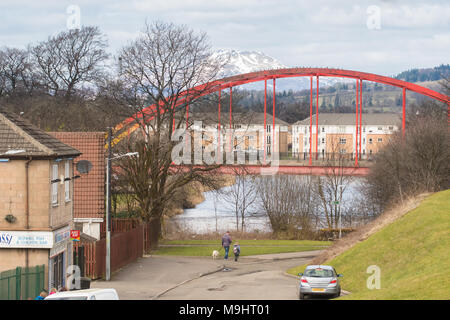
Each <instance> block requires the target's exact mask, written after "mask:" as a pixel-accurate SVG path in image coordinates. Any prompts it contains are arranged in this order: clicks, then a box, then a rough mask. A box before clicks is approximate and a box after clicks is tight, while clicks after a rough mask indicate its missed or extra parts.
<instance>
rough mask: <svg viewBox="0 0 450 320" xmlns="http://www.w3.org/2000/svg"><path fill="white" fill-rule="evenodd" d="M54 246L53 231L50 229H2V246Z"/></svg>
mask: <svg viewBox="0 0 450 320" xmlns="http://www.w3.org/2000/svg"><path fill="white" fill-rule="evenodd" d="M52 247H53V233H52V232H50V231H0V248H35V249H50V248H52Z"/></svg>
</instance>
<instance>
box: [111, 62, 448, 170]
mask: <svg viewBox="0 0 450 320" xmlns="http://www.w3.org/2000/svg"><path fill="white" fill-rule="evenodd" d="M292 77H309V78H310V128H309V129H310V131H309V132H312V128H313V124H312V119H313V109H314V106H313V105H314V97H313V96H314V91H313V82H314V78H315V81H316V94H315V100H316V103H315V109H316V110H315V115H316V119H315V126H316V132H318V126H319V117H320V115H319V78H320V77H338V78H351V79H354V80H355V82H356V86H355V88H356V90H355V96H356V105H355V130H356V139H355V147H356V148H355V150H356V156H355V157H354V158H355V164H354V166H355V167H358V157H359V156H358V155H360V154H361V132H362V129H361V128H362V125H361V124H362V116H363V113H362V107H363V81H371V82H377V83H381V84H386V85H391V86H394V87H398V88H401V89H402V133H403V135H404V134H405V124H406V92H407V90H409V91H412V92H417V93H419V94H422V95H424V96H427V97H430V98H432V99H434V100H437V101H440V102H443V103H445V104H447V112H448V117H449V120H450V97H449V96H447V95H445V94H442V93H439V92H437V91H434V90H431V89H429V88H425V87H423V86H420V85H417V84H414V83H410V82H406V81H402V80H399V79H394V78H390V77H386V76H381V75H377V74H373V73H366V72H360V71H352V70H343V69H330V68H288V69H274V70H265V71H258V72H251V73H246V74H240V75H236V76H231V77H227V78H223V79H219V80H214V81H212V82H208V83H205V84H202V85H199V86H196V87H194V88H191V89H189V90H186V91H184V92H182V93H181V94H180V95H179V98H178V99H177V101H176V105H175V108H177V107H180V106H186V112H187V114H186V117H187V118H188V116H189V104H190V103H192V101H193V100H194V99H197V98H199V97H201V96H204V95H208V94H211V93H216V92H217V93H218V94H219V102H218V122H219V126H218V130H219V134H220V127H221V126H220V121H221V120H220V110H221V102H220V95H221V92H222V91H224V90H229V97H230V99H229V106H228V108H229V126H230V129H231V128H232V123H231V119H232V104H233V103H232V101H233V100H232V97H233V95H232V94H233V87H237V86H239V85H243V84H247V83H253V82H258V81H264V134H266V125H267V119H266V114H267V107H268V106H267V82H268V81H272V83H273V84H272V89H273V94H272V97H273V101H272V114H273V115H275V107H276V101H275V99H276V95H275V92H276V80H277V79H282V78H292ZM155 108H156V104H153V105H150V106H148V107H146V108H144V109H143V110H141V111H140V112H139V113H137V114H135V115H133V116H131V117H130V118H128V119H126V120H124V121H123V122H121V123H119V124H118V125H117V126H116V127H115V128H114V132H115V133H117V134H116V135H115V136H116V137H115V139H114V140H113V141H112V145H115V144H117V143H118V142H119V141H120V140H121V139H123V138H124V137H125V136H127V135H129V134H130V133H131V132H133V131H135V130H136V129H137V128H138V127H139V121H140V120H142V119H143V118H144V116H145V115H150V117H149V118H146V121H150V120H151V119H152V117H151V114H152V112H153V111H154V110H155ZM272 119H273V123H272V125H273V126H274V127H275V117H272ZM227 122H228V120H227ZM121 131H122V132H121ZM274 131H275V130H272V134H274ZM119 132H120V133H119ZM311 139H312V134H310V143H309V146H310V150H309V166H310V167H312V154H313V152H315V154H316V155H317V152H318V150H317V148H318V134H316V135H315V139H316V141H315V150H312V145H313V143H311ZM272 141H275V139H272ZM265 143H266V139H265V137H264V144H265ZM265 157H266V148H265V146H264V160H265ZM291 170H294V169H291ZM297 170H298V169H297ZM282 171H283V170H282ZM360 171H361V174H365V173H366V172H367V170H360Z"/></svg>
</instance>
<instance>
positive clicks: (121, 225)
mask: <svg viewBox="0 0 450 320" xmlns="http://www.w3.org/2000/svg"><path fill="white" fill-rule="evenodd" d="M127 220H128V221H127ZM111 226H112V228H111V229H112V230H111V272H114V271H117V270H118V269H120V268H122V267H123V266H125V265H127V264H128V263H130V262H133V261H134V260H136V259H137V258H139V257H142V255H143V254H144V253H146V252H149V250H150V248H151V245H152V243H151V237H150V235H151V233H152V225H151V224H139V223H138V221H137V220H135V219H112V224H111ZM104 230H105V229H103V231H104ZM81 251H84V252H83V253H81ZM79 253H81V254H82V255H83V259H77V261H79V262H80V263H83V266H80V269H81V270H83V271H84V272H83V273H84V274H82V276H86V277H89V278H91V279H98V278H102V277H103V276H104V275H105V270H106V239H105V238H102V239H100V240H98V241H95V242H85V241H82V242H77V243H74V256H78V254H79Z"/></svg>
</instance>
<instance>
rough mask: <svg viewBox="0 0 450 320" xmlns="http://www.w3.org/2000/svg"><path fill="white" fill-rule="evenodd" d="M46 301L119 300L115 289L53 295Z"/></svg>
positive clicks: (74, 291) (65, 292)
mask: <svg viewBox="0 0 450 320" xmlns="http://www.w3.org/2000/svg"><path fill="white" fill-rule="evenodd" d="M45 300H119V295H118V294H117V291H116V290H115V289H85V290H73V291H63V292H57V293H54V294H51V295H49V296H47V297H46V298H45Z"/></svg>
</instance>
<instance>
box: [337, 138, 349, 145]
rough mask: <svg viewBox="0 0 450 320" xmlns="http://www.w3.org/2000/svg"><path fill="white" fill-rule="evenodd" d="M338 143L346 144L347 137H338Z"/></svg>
mask: <svg viewBox="0 0 450 320" xmlns="http://www.w3.org/2000/svg"><path fill="white" fill-rule="evenodd" d="M339 143H340V144H346V143H347V139H346V138H339Z"/></svg>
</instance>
